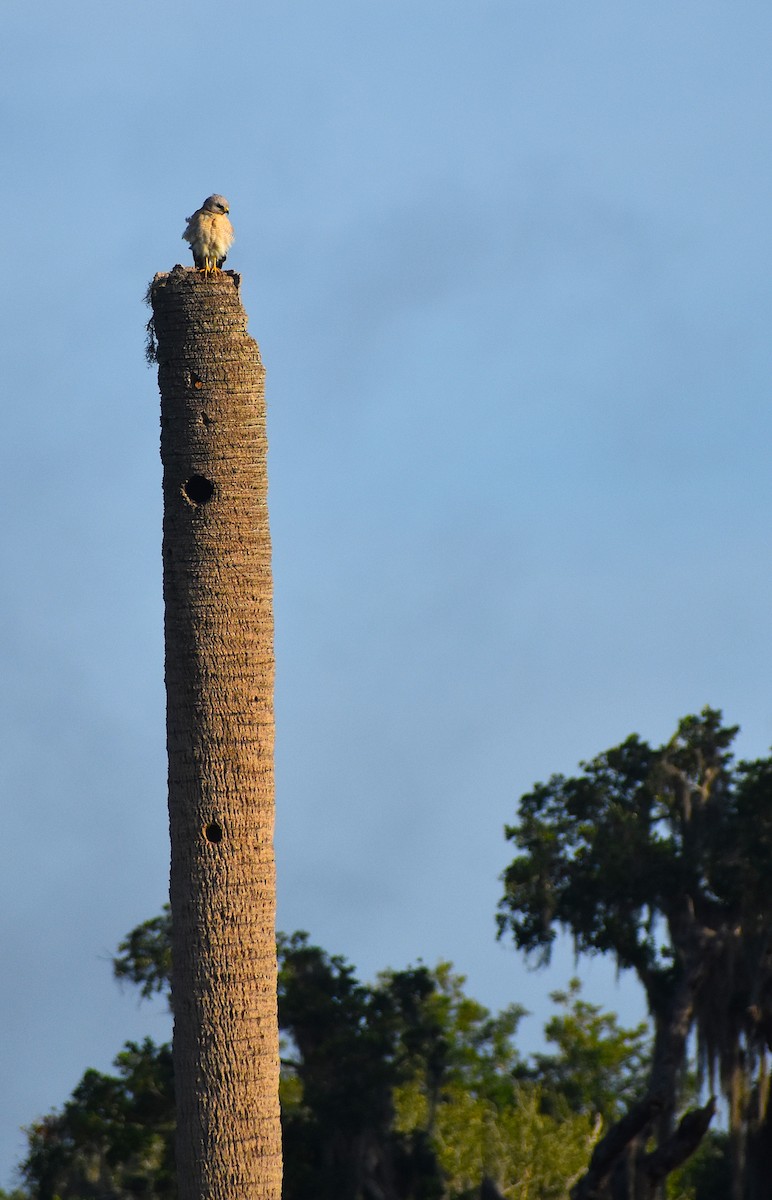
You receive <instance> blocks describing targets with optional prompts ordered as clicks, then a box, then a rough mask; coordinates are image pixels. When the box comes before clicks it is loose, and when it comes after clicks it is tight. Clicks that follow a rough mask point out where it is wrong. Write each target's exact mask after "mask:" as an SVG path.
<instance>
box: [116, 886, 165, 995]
mask: <svg viewBox="0 0 772 1200" xmlns="http://www.w3.org/2000/svg"><path fill="white" fill-rule="evenodd" d="M171 973H172V914H171V909H170V908H169V905H168V904H165V905H164V906H163V910H162V911H161V913H160V914H159V916H157V917H152V918H151V920H149V921H144V922H143V923H142V925H137V927H136V928H135V929H132V931H131V933H130V934H129V935H128V936H127V937H126V938H124V940H123V941H122V942H121V943H120V945H119V946H118V953H117V955H116V956H115V958H114V959H113V974H114V976H115V978H116V979H117V980H119V982H123V981H124V980H128V982H129V983H133V984H134V985H135V986H136V987H138V988H139V990H140V995H141V996H144V997H145V999H149V998H150V997H151V996H153V995H155V994H156V993H157V992H160V993H162V994H166V995H168V994H169V981H170V979H171Z"/></svg>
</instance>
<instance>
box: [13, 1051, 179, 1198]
mask: <svg viewBox="0 0 772 1200" xmlns="http://www.w3.org/2000/svg"><path fill="white" fill-rule="evenodd" d="M115 1067H116V1068H117V1073H116V1074H115V1075H105V1074H102V1073H101V1072H100V1071H93V1070H90V1071H86V1073H85V1075H84V1076H83V1078H82V1080H81V1081H80V1083H79V1084H78V1086H77V1087H76V1088H75V1090H74V1092H73V1094H72V1096H71V1097H70V1099H69V1100H68V1101H67V1103H66V1104H65V1105H64V1107H63V1109H62V1110H61V1112H54V1113H51V1114H50V1115H49V1116H47V1117H44V1118H43V1119H42V1120H41V1121H38V1122H36V1123H35V1124H34V1125H32V1126H30V1128H29V1129H28V1130H27V1137H28V1151H27V1157H26V1159H25V1161H24V1163H23V1166H22V1176H23V1178H24V1180H25V1182H26V1183H27V1184H28V1185H29V1188H30V1194H31V1195H32V1196H34V1197H35V1200H57V1197H67V1198H69V1200H75V1198H77V1200H105V1198H107V1197H109V1198H110V1200H122V1198H123V1197H129V1196H135V1197H142V1196H145V1197H148V1198H149V1200H173V1198H174V1197H175V1196H176V1195H177V1187H176V1180H175V1172H174V1157H173V1153H172V1139H173V1133H174V1125H175V1120H174V1085H173V1075H172V1059H171V1050H170V1047H169V1046H156V1045H154V1044H153V1042H152V1041H151V1040H150V1039H149V1038H147V1039H146V1040H145V1041H144V1042H143V1043H141V1044H137V1043H135V1042H129V1043H127V1044H126V1046H125V1047H124V1049H123V1051H122V1052H121V1054H119V1055H118V1057H117V1058H116V1060H115Z"/></svg>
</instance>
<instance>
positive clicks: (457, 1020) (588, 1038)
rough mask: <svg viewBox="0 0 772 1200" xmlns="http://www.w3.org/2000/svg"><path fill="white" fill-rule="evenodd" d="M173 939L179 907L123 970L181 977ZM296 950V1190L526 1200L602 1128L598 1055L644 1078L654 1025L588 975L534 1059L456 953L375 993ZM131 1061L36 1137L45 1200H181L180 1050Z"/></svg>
mask: <svg viewBox="0 0 772 1200" xmlns="http://www.w3.org/2000/svg"><path fill="white" fill-rule="evenodd" d="M169 932H170V930H169V923H168V918H167V915H166V914H165V913H164V914H162V915H161V916H160V917H159V918H156V919H155V920H153V921H147V922H145V923H144V924H143V925H141V926H139V927H138V929H136V930H134V931H133V933H132V934H130V935H129V936H128V938H126V939H125V941H124V942H122V943H121V946H120V947H119V956H120V957H119V958H118V959H116V974H117V975H118V977H119V978H121V979H128V980H130V981H131V982H132V983H133V984H134V985H135V986H137V987H138V988H139V989H140V992H141V993H142V995H145V996H149V995H153V994H154V993H156V992H161V991H164V990H165V989H166V987H167V980H168V964H169V961H170V960H169V953H168V945H169ZM278 949H279V1014H280V1024H281V1028H282V1034H283V1058H282V1077H281V1101H282V1125H283V1134H284V1149H285V1186H284V1196H285V1200H333V1198H334V1200H357V1198H358V1197H361V1196H363V1195H365V1194H376V1189H378V1191H379V1193H380V1194H381V1195H383V1196H384V1198H385V1200H462V1198H463V1200H467V1197H468V1196H469V1195H470V1194H471V1193H475V1194H476V1190H479V1187H480V1183H481V1180H482V1177H483V1174H486V1175H487V1176H488V1177H489V1178H491V1179H494V1180H496V1181H497V1183H498V1185H499V1187H500V1189H501V1190H502V1192H503V1194H504V1195H505V1196H506V1197H507V1198H509V1197H512V1198H513V1200H520V1198H521V1197H522V1198H525V1197H541V1198H543V1200H549V1198H550V1197H552V1196H562V1195H564V1194H565V1189H566V1187H567V1186H568V1181H569V1180H570V1179H571V1178H573V1177H574V1175H575V1174H576V1172H577V1171H578V1170H579V1168H580V1166H581V1164H582V1163H584V1162H586V1159H587V1157H588V1154H589V1148H590V1145H591V1142H592V1139H593V1137H594V1136H595V1134H596V1133H597V1128H598V1127H597V1125H596V1124H595V1123H594V1122H595V1114H594V1112H591V1111H590V1109H589V1108H586V1109H584V1108H582V1107H581V1105H579V1106H578V1107H577V1108H576V1111H572V1110H571V1107H570V1103H569V1097H572V1096H573V1097H582V1096H585V1095H586V1094H589V1093H591V1092H592V1087H591V1085H590V1082H588V1081H589V1076H590V1074H591V1065H590V1064H591V1063H592V1061H598V1062H599V1063H601V1064H611V1066H608V1065H607V1066H606V1067H605V1068H604V1069H606V1070H607V1073H610V1074H609V1078H610V1077H611V1075H613V1074H614V1072H616V1073H617V1074H616V1076H615V1077H618V1078H619V1079H620V1080H621V1079H624V1078H626V1077H627V1076H626V1075H625V1071H626V1070H627V1071H628V1073H629V1071H632V1070H634V1069H635V1066H636V1064H637V1060H638V1056H639V1054H640V1045H639V1031H625V1030H622V1029H620V1028H619V1026H618V1025H617V1022H616V1019H615V1018H613V1017H609V1016H607V1015H606V1014H603V1013H600V1012H599V1011H598V1010H597V1009H596V1008H595V1007H594V1006H592V1005H585V1004H584V1002H583V1001H582V1000H581V998H580V994H579V989H578V985H577V984H576V983H575V982H572V983H571V984H570V985H569V989H568V992H567V993H565V994H563V993H557V994H556V999H557V1002H558V1003H561V1004H562V1005H563V1008H564V1009H565V1010H566V1011H565V1012H564V1013H563V1014H562V1015H559V1016H556V1017H555V1018H554V1021H555V1022H557V1023H556V1024H555V1025H554V1027H553V1032H552V1034H550V1035H549V1036H550V1037H551V1039H552V1041H553V1044H554V1045H555V1046H556V1053H555V1054H554V1055H552V1056H544V1063H543V1064H542V1063H541V1062H540V1063H537V1064H534V1063H531V1064H529V1063H527V1062H524V1061H523V1059H522V1058H521V1057H520V1055H519V1053H518V1051H517V1049H516V1046H515V1041H514V1039H515V1035H516V1032H517V1028H518V1024H519V1021H520V1019H521V1018H522V1016H523V1015H524V1010H523V1009H522V1008H521V1007H519V1006H518V1005H512V1006H510V1007H509V1008H507V1009H505V1010H504V1011H503V1012H501V1013H498V1014H492V1013H490V1012H489V1011H488V1010H487V1009H486V1008H485V1007H484V1006H483V1005H481V1004H479V1003H478V1002H477V1001H475V1000H474V999H472V998H471V997H469V996H468V995H467V994H466V992H465V990H464V989H465V980H464V978H463V976H461V975H458V974H456V973H455V972H454V971H453V969H452V967H451V965H450V964H449V963H440V964H439V965H438V966H437V967H436V968H434V969H433V970H430V969H429V968H427V967H426V966H423V965H420V964H419V965H418V966H416V967H410V968H407V969H406V970H402V971H394V970H389V971H384V972H383V973H382V974H381V975H380V976H379V977H378V979H377V980H376V982H375V984H373V985H366V984H363V983H362V982H361V981H359V980H358V979H357V978H356V974H355V972H354V969H353V967H352V966H351V965H350V964H349V963H347V962H346V961H345V959H343V958H341V957H340V956H335V955H329V954H327V953H326V952H325V951H324V950H322V949H320V948H319V947H318V946H313V945H311V944H310V943H309V940H308V937H307V935H306V934H302V933H296V934H293V935H292V936H290V937H286V936H281V937H280V938H279V943H278ZM118 964H120V969H118ZM607 1041H608V1042H609V1043H610V1045H609V1047H608V1048H606V1047H605V1043H606V1042H607ZM628 1052H629V1056H630V1060H629V1062H628V1063H627V1064H626V1062H625V1054H626V1053H628ZM593 1056H594V1057H593ZM563 1060H565V1061H563ZM115 1065H116V1068H117V1071H116V1074H115V1075H112V1076H110V1075H102V1074H100V1073H99V1072H96V1071H87V1072H86V1074H85V1075H84V1077H83V1079H82V1080H81V1082H80V1084H79V1085H78V1087H77V1088H76V1089H75V1091H74V1092H73V1095H72V1096H71V1098H70V1100H69V1101H68V1102H67V1103H66V1104H65V1106H64V1108H63V1109H62V1111H61V1112H55V1113H52V1114H51V1115H49V1116H48V1117H46V1118H44V1119H43V1120H42V1121H40V1122H38V1123H37V1124H36V1125H34V1126H32V1127H31V1128H30V1130H29V1131H28V1136H29V1149H28V1155H27V1158H26V1160H25V1162H24V1164H23V1167H22V1174H23V1178H24V1181H25V1182H26V1184H27V1185H28V1187H29V1195H30V1196H34V1197H35V1200H55V1197H56V1196H59V1197H60V1198H61V1200H65V1198H66V1200H97V1197H103V1198H104V1200H124V1198H128V1197H130V1196H131V1197H135V1196H136V1197H140V1196H147V1197H153V1198H154V1200H156V1198H157V1200H163V1198H164V1197H169V1200H172V1197H173V1196H174V1191H175V1189H174V1179H173V1170H172V1141H173V1138H172V1134H173V1126H174V1102H173V1093H172V1073H171V1056H170V1050H169V1047H168V1046H154V1045H153V1043H152V1042H150V1041H147V1042H145V1043H143V1044H142V1045H141V1046H137V1045H134V1044H128V1045H127V1046H126V1047H125V1049H124V1051H123V1053H122V1054H121V1055H120V1056H119V1057H118V1059H116V1064H115ZM539 1074H541V1075H543V1077H544V1081H543V1083H542V1084H541V1085H540V1086H537V1085H536V1084H535V1083H534V1082H532V1080H533V1079H534V1078H535V1076H537V1075H539ZM604 1086H609V1084H608V1080H607V1081H606V1083H605V1084H603V1085H598V1094H600V1092H601V1091H602V1088H603V1087H604ZM588 1089H589V1091H588ZM561 1189H562V1191H561ZM0 1200H2V1197H0ZM17 1200H26V1197H25V1196H20V1197H18V1198H17Z"/></svg>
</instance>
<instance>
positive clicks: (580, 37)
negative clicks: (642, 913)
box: [0, 0, 772, 1184]
mask: <svg viewBox="0 0 772 1200" xmlns="http://www.w3.org/2000/svg"><path fill="white" fill-rule="evenodd" d="M4 32H5V46H6V53H5V56H4V57H5V67H4V71H3V74H2V77H1V78H0V112H1V113H2V126H3V131H4V132H3V148H2V162H3V168H4V170H3V176H4V179H5V181H6V183H5V195H4V204H3V216H2V228H3V229H4V231H5V243H4V244H5V252H4V255H3V277H4V287H3V288H2V289H1V290H0V307H1V309H2V313H1V316H2V328H3V331H4V334H5V348H4V354H3V380H2V391H3V395H4V403H3V408H2V413H3V416H2V420H3V427H2V449H3V464H2V471H0V506H1V510H2V513H3V521H2V534H1V535H0V544H1V545H2V563H3V570H2V572H1V573H0V662H2V667H3V676H4V686H3V688H2V692H0V785H1V786H2V802H3V812H4V823H3V824H4V831H5V861H4V866H3V870H2V872H1V873H0V900H1V902H2V909H3V913H4V921H3V935H2V947H3V959H4V963H5V968H6V970H5V978H4V986H3V988H2V991H1V992H0V1015H1V1016H2V1027H3V1030H4V1038H3V1040H2V1045H1V1046H0V1078H2V1079H3V1088H2V1095H0V1184H2V1183H3V1182H9V1181H10V1177H11V1168H12V1165H13V1163H14V1161H15V1160H16V1159H17V1157H18V1156H19V1154H20V1152H21V1150H22V1148H23V1138H22V1136H21V1134H20V1133H19V1127H20V1126H21V1125H23V1124H25V1123H27V1122H30V1121H31V1120H33V1119H34V1118H35V1116H36V1115H39V1114H41V1113H43V1112H45V1111H47V1110H48V1109H50V1108H51V1107H52V1106H53V1105H56V1104H59V1103H61V1102H63V1101H64V1100H65V1098H66V1097H67V1095H68V1094H69V1092H70V1090H71V1089H72V1087H73V1086H74V1084H75V1083H76V1082H77V1080H78V1079H79V1077H80V1075H81V1073H82V1071H83V1070H84V1069H85V1067H87V1066H96V1067H100V1068H102V1069H107V1068H108V1067H109V1064H110V1062H111V1060H112V1057H113V1056H114V1054H115V1053H116V1052H117V1051H118V1050H119V1049H120V1046H121V1044H122V1042H123V1040H124V1039H125V1038H129V1037H140V1036H143V1035H144V1034H145V1033H150V1034H151V1035H153V1036H155V1037H157V1038H162V1037H165V1036H166V1034H167V1031H168V1023H167V1018H166V1016H165V1014H164V1013H163V1012H161V1011H160V1009H153V1008H152V1007H146V1006H143V1007H139V1006H138V1005H137V1003H136V1000H135V997H134V996H133V995H131V993H123V994H122V993H121V992H120V991H119V990H118V989H117V988H116V986H115V985H114V983H113V982H112V979H111V975H110V967H109V956H110V954H111V953H112V951H113V950H114V948H115V945H116V943H117V942H118V940H119V939H120V938H121V937H122V936H123V934H124V933H126V932H127V931H128V930H129V929H130V928H131V927H132V926H133V925H134V924H136V923H137V922H139V921H141V920H144V919H145V918H147V917H149V916H152V915H154V914H155V913H156V912H157V911H158V910H159V908H160V906H161V904H162V903H163V900H164V898H165V893H166V886H167V871H168V844H167V827H166V810H165V757H164V726H163V722H164V696H163V646H162V608H161V560H160V521H161V502H160V463H159V458H158V394H157V388H156V381H155V378H154V373H153V372H152V371H151V370H149V369H148V368H147V367H146V365H145V364H144V360H143V354H142V350H143V326H144V322H145V321H146V319H147V310H146V309H145V308H144V306H143V304H142V296H143V294H144V291H145V288H146V286H147V283H148V280H149V279H150V278H151V277H152V275H153V274H154V272H155V271H157V270H168V269H169V268H170V267H171V266H173V265H174V263H176V262H179V261H182V262H187V261H188V248H187V246H185V244H184V243H183V242H182V241H181V233H182V229H183V227H184V223H185V217H186V216H187V215H188V214H189V213H190V212H192V211H193V210H194V209H195V208H196V207H197V206H198V205H199V204H200V202H201V201H202V199H203V198H204V196H206V195H208V194H209V193H210V192H213V191H218V192H222V193H223V194H225V195H226V196H227V197H228V198H229V200H230V202H231V210H232V218H233V222H234V226H235V229H236V237H237V241H236V244H235V246H234V248H233V251H232V254H231V257H230V259H229V266H230V265H232V266H233V267H234V268H235V269H236V270H238V271H240V272H241V273H242V275H243V298H244V303H245V307H246V309H247V311H248V313H249V317H250V330H251V332H252V334H253V336H254V337H255V338H256V339H257V340H258V341H259V343H260V346H261V349H262V353H263V357H264V360H265V363H266V366H267V371H268V401H269V432H270V443H271V458H270V474H271V515H272V529H273V537H274V550H275V584H276V622H277V643H276V647H277V662H278V682H277V720H278V740H277V783H278V797H277V800H278V825H277V854H278V867H279V922H280V925H281V927H282V928H284V929H285V930H288V931H289V930H293V929H296V928H305V929H308V930H309V932H310V934H311V936H312V938H313V939H314V940H315V941H317V942H319V943H320V944H321V945H323V946H324V947H325V948H327V949H328V950H330V951H333V952H340V953H343V954H345V955H347V956H348V957H349V958H350V959H351V960H352V961H353V962H354V963H355V964H356V965H357V966H358V967H359V969H360V970H361V972H362V974H363V975H364V976H365V977H372V976H373V975H374V973H375V972H376V971H377V970H378V969H380V968H382V967H385V966H388V965H391V966H397V967H398V966H403V965H405V964H406V963H408V962H409V961H415V959H416V958H417V957H419V956H422V957H423V958H424V959H425V960H426V961H428V962H430V963H432V962H434V961H436V960H437V959H438V958H449V959H451V960H452V961H453V962H454V963H455V964H456V966H457V967H458V969H459V970H461V971H463V972H465V973H466V974H467V975H468V977H469V987H470V990H471V991H472V993H473V994H474V995H476V996H477V997H478V998H479V999H481V1000H482V1001H484V1002H485V1003H487V1004H489V1005H490V1006H492V1007H499V1006H502V1005H504V1004H505V1003H508V1002H510V1001H517V1002H520V1003H524V1004H525V1005H526V1006H527V1007H529V1008H530V1009H531V1010H532V1011H533V1013H534V1017H533V1018H532V1019H531V1020H530V1022H527V1023H526V1024H525V1025H524V1027H523V1032H524V1037H525V1038H526V1040H527V1039H529V1038H530V1039H532V1040H533V1041H534V1044H535V1040H536V1039H537V1038H538V1033H539V1029H540V1027H541V1023H542V1021H543V1019H544V1017H545V1016H546V1013H547V1005H546V1003H545V997H546V995H547V993H548V992H549V991H550V990H551V989H552V988H555V987H558V986H562V985H564V984H565V982H566V980H567V978H568V976H569V975H570V973H571V972H572V971H573V967H574V964H573V962H572V958H571V955H570V952H568V951H566V952H563V953H561V954H560V955H559V956H558V960H557V962H556V963H555V966H554V968H553V970H552V971H550V972H548V973H541V974H537V975H534V974H529V973H528V972H527V971H526V970H525V967H524V965H523V963H522V962H521V961H519V960H518V958H517V956H516V955H515V954H514V952H513V951H511V950H510V949H508V948H506V947H503V946H501V945H497V944H496V942H495V937H494V911H495V906H496V901H497V899H498V895H499V884H498V875H499V873H500V872H501V870H502V869H503V867H504V866H505V864H506V862H507V859H508V852H507V846H506V844H505V843H504V841H503V836H502V828H503V825H504V823H505V822H507V821H510V820H512V818H513V816H514V811H515V806H516V802H517V798H518V797H519V795H520V794H521V793H522V792H524V791H526V790H527V789H528V788H529V787H530V785H531V784H532V783H533V782H534V781H535V780H536V779H543V778H545V777H546V776H548V775H549V774H551V773H552V772H553V771H557V770H563V771H571V770H573V769H574V768H575V767H576V764H577V762H578V760H579V759H581V758H586V757H589V756H591V755H592V754H594V753H595V752H597V751H600V750H602V749H605V748H607V747H608V746H611V745H614V744H615V743H617V742H618V741H619V740H620V739H622V738H623V737H624V736H625V735H627V734H628V733H630V732H632V731H634V730H635V731H637V732H639V733H640V734H641V735H642V736H644V737H646V738H648V739H649V740H651V741H653V742H658V741H661V740H664V739H665V738H667V737H668V736H669V734H670V733H671V732H672V730H673V728H674V727H675V724H676V721H677V719H678V717H680V716H682V715H684V714H685V713H688V712H694V711H697V710H699V709H700V708H701V707H702V706H703V705H705V704H706V703H710V704H712V705H715V706H718V707H723V709H724V711H725V713H726V716H727V718H728V719H729V720H730V721H732V722H739V723H740V724H741V725H742V728H743V734H742V738H741V741H740V746H739V748H740V751H741V753H743V754H745V755H746V756H755V755H762V754H765V753H766V752H767V750H768V748H769V746H770V743H772V703H771V700H770V686H769V680H770V678H772V639H770V636H769V613H770V611H771V610H772V569H771V568H770V558H769V513H770V511H771V510H772V475H771V474H770V471H769V467H768V458H769V453H768V446H769V443H770V433H771V432H772V430H771V429H770V424H771V417H770V404H769V392H770V382H769V381H770V378H772V369H771V368H772V362H771V361H770V360H771V357H772V355H771V353H770V336H769V325H770V309H771V307H772V305H771V303H770V302H771V301H772V261H771V260H772V246H771V245H770V233H769V229H770V212H772V165H771V160H770V154H769V146H768V140H769V132H768V131H769V129H770V128H772V76H770V72H769V46H770V38H772V11H770V9H769V6H768V5H766V4H762V3H760V2H755V0H747V2H746V3H745V4H743V5H742V6H738V5H734V4H730V3H728V2H724V3H713V2H711V0H699V2H697V0H679V3H678V4H674V3H672V0H659V2H657V0H655V2H654V3H649V4H646V5H643V4H639V3H631V2H628V0H583V2H579V0H561V2H557V0H530V2H527V3H526V2H523V0H507V2H503V0H476V2H475V3H472V2H471V0H469V2H467V3H459V2H457V0H443V2H442V3H434V2H424V0H419V2H418V3H416V2H415V0H412V2H411V3H404V2H402V0H379V2H375V0H356V2H354V0H349V2H342V0H329V2H328V3H326V4H324V5H319V4H311V3H308V2H305V3H294V2H293V3H285V4H282V5H278V4H276V5H270V6H268V5H265V4H262V3H259V2H258V3H255V0H251V2H250V3H229V2H228V0H224V2H223V3H221V4H220V5H218V6H216V7H213V6H212V5H210V4H205V3H203V2H202V0H187V2H186V3H184V4H183V3H178V2H176V0H165V3H164V4H160V5H159V4H157V3H155V2H151V0H134V2H133V3H132V4H131V5H128V4H127V5H115V4H105V3H104V0H100V2H99V3H97V2H91V0H86V2H81V0H75V2H74V3H73V4H70V5H67V6H62V5H61V4H58V3H53V2H52V0H43V2H41V3H39V4H38V5H36V6H34V7H33V6H30V5H28V4H24V3H21V0H7V3H6V5H5V8H4ZM580 973H581V974H582V976H583V978H584V980H585V983H586V989H587V994H588V996H590V998H592V999H596V1000H599V1001H600V1002H602V1003H604V1004H606V1005H607V1006H608V1007H610V1008H616V1009H619V1011H620V1012H621V1013H622V1015H623V1017H625V1018H626V1019H628V1020H631V1021H632V1020H634V1019H638V1017H639V1015H640V1012H641V1006H640V1001H639V999H638V996H637V991H636V989H635V986H634V984H633V983H632V982H631V981H626V980H624V979H623V980H622V981H621V984H620V985H619V986H618V985H617V984H616V982H615V980H614V975H613V971H611V970H610V969H609V968H606V967H604V966H603V964H600V963H592V964H589V963H583V964H581V971H580Z"/></svg>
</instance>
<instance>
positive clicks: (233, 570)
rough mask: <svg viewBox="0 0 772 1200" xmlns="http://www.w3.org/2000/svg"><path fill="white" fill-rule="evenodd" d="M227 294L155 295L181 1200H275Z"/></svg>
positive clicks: (260, 660) (262, 499) (267, 607)
mask: <svg viewBox="0 0 772 1200" xmlns="http://www.w3.org/2000/svg"><path fill="white" fill-rule="evenodd" d="M238 287H239V279H238V276H234V275H233V274H232V273H231V272H228V273H221V274H219V275H216V276H215V277H214V278H208V279H205V278H204V277H203V276H202V275H200V274H199V273H198V272H196V271H192V270H184V269H183V268H181V267H175V269H174V270H173V271H172V272H171V273H170V274H168V275H157V276H156V278H155V279H154V281H153V284H152V286H151V290H150V300H151V304H152V308H153V324H154V328H155V337H156V351H155V357H156V358H157V361H158V365H159V370H158V380H159V387H160V391H161V458H162V461H163V468H164V484H163V494H164V538H163V567H164V602H165V633H166V691H167V744H168V753H169V825H170V835H171V881H170V895H171V910H172V952H173V971H172V1005H173V1009H174V1070H175V1090H176V1097H177V1126H178V1129H177V1170H178V1177H179V1188H180V1200H237V1198H238V1200H279V1197H280V1194H281V1139H280V1127H279V1100H278V1076H279V1052H278V1023H277V1013H276V944H275V891H276V888H275V876H274V857H273V820H274V816H273V813H274V784H273V737H274V721H273V677H274V664H273V611H272V581H271V545H270V535H269V529H268V506H267V474H266V451H267V445H266V433H265V401H264V391H263V377H264V372H263V367H262V363H261V361H260V352H259V349H258V347H257V344H256V343H255V342H254V341H253V340H252V338H250V337H249V336H248V334H247V332H246V316H245V313H244V310H243V308H242V306H241V302H240V299H239V291H238Z"/></svg>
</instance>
